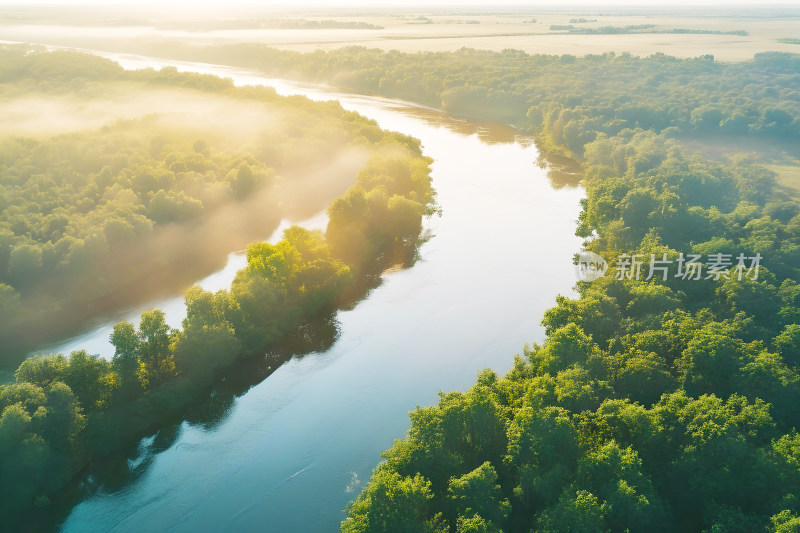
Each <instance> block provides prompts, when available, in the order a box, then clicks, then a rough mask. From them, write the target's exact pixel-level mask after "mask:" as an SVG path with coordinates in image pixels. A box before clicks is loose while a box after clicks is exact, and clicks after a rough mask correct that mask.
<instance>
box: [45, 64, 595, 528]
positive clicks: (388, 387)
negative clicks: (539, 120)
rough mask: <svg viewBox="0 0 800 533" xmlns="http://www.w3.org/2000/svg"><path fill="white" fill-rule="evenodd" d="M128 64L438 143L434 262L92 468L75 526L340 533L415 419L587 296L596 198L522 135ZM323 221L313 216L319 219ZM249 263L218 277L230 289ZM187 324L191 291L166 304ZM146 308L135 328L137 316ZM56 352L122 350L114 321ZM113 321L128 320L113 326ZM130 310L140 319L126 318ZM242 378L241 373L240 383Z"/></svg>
mask: <svg viewBox="0 0 800 533" xmlns="http://www.w3.org/2000/svg"><path fill="white" fill-rule="evenodd" d="M101 55H105V56H106V57H111V58H112V59H115V60H117V61H119V62H120V63H121V64H122V65H123V66H125V67H126V68H143V67H155V68H159V67H160V66H164V65H175V66H177V67H178V68H179V69H180V70H192V71H199V72H207V73H213V74H218V75H222V76H226V77H230V78H233V80H234V81H235V83H237V84H266V85H272V86H274V87H275V88H276V89H277V90H278V92H279V93H281V94H303V95H306V96H307V97H309V98H312V99H317V100H320V99H333V98H335V99H337V100H339V101H340V102H341V104H342V106H344V107H345V108H346V109H350V110H354V111H357V112H359V113H361V114H363V115H365V116H367V117H370V118H373V119H375V120H376V121H377V122H378V123H379V124H380V126H381V127H382V128H385V129H391V130H396V131H400V132H402V133H406V134H408V135H412V136H414V137H417V138H419V139H421V140H422V144H423V149H424V152H425V154H426V155H428V156H430V157H432V158H433V159H434V160H435V162H434V164H433V172H432V176H433V181H434V186H435V188H436V190H437V193H438V199H439V203H440V205H441V207H442V210H443V215H442V216H441V217H437V218H433V219H431V220H429V221H427V223H426V226H427V228H428V230H429V231H430V232H431V234H432V238H431V239H430V240H428V241H427V242H426V243H425V244H424V245H423V246H422V248H421V250H420V260H419V261H418V262H417V263H416V264H415V265H414V266H413V267H411V268H409V269H406V270H400V271H394V272H387V273H386V274H384V277H383V283H382V284H381V285H380V286H378V287H377V288H375V289H374V290H372V291H371V292H370V293H369V295H368V296H367V297H366V298H365V299H364V300H362V301H361V302H359V303H358V305H356V306H355V307H354V308H353V309H350V310H346V311H341V312H339V313H338V315H337V324H335V326H336V327H335V329H334V328H331V329H332V331H331V332H328V337H329V338H328V339H326V340H325V342H322V343H321V344H320V345H321V346H322V348H321V349H319V350H317V351H312V353H307V354H306V355H303V356H296V357H293V358H291V359H290V360H289V361H288V362H286V363H284V364H283V365H281V366H280V367H279V368H277V369H271V368H270V371H269V372H268V373H267V377H266V379H263V380H262V381H260V382H256V381H252V382H250V383H248V384H246V385H245V386H243V387H241V389H236V388H235V387H234V388H233V392H229V393H227V395H226V393H224V392H220V395H219V398H218V401H216V402H215V401H214V398H211V399H210V400H209V402H207V405H204V406H202V407H201V408H199V409H198V413H192V414H191V415H189V416H187V419H186V420H184V421H182V422H180V423H179V424H177V425H176V426H175V427H174V428H172V429H171V430H169V431H165V430H162V431H161V432H159V433H157V434H156V435H153V436H151V437H149V438H146V439H143V440H142V441H141V442H140V443H139V445H138V447H137V448H136V449H135V450H131V453H130V454H128V455H127V456H126V457H125V458H124V461H121V462H120V463H119V464H122V465H123V467H122V468H119V464H118V465H117V467H118V468H117V471H115V472H114V473H113V474H108V475H103V476H99V475H93V474H87V476H86V478H85V479H84V480H83V482H82V487H83V492H84V493H85V495H84V496H83V498H82V500H81V501H80V502H79V503H78V504H77V505H75V506H74V507H72V508H71V511H70V512H69V514H68V516H66V518H65V520H64V522H63V524H62V525H61V526H60V530H61V531H64V532H87V531H98V532H99V531H103V532H106V531H131V532H140V531H187V532H194V531H276V532H285V531H303V532H310V531H334V530H337V528H338V524H339V522H340V521H341V520H342V518H343V516H344V514H343V512H342V509H343V508H344V507H345V506H346V504H347V503H348V502H349V501H350V500H352V499H353V498H355V496H356V495H357V494H358V492H359V491H360V490H361V488H363V486H364V484H365V483H366V482H367V480H368V479H369V476H370V472H371V470H372V468H373V467H374V466H375V465H376V464H377V463H378V461H379V460H380V457H379V452H380V451H381V450H383V449H385V448H387V447H389V446H390V445H391V443H392V441H393V439H395V438H396V437H400V436H402V435H403V433H404V432H405V431H406V430H407V428H408V425H409V422H408V411H409V410H411V409H414V407H415V406H417V405H430V404H433V403H435V402H436V401H437V391H439V390H444V391H447V390H452V389H459V390H465V389H466V388H468V387H469V386H470V385H471V384H472V383H474V381H475V375H476V372H478V371H479V370H481V369H483V368H486V367H489V368H492V369H494V370H495V371H497V372H498V373H501V374H502V373H505V372H506V371H508V370H509V368H510V367H511V364H512V362H513V354H514V353H518V352H520V351H521V349H522V346H523V345H524V344H525V343H530V342H541V341H542V339H543V336H544V332H543V328H542V327H541V326H540V325H539V322H540V320H541V318H542V315H543V313H544V311H545V310H546V309H547V308H548V307H550V306H552V305H553V303H554V300H555V297H556V295H557V294H571V291H572V286H573V284H574V282H575V274H574V272H573V267H572V255H573V254H574V253H575V252H576V251H577V250H578V249H579V247H580V240H579V239H578V238H577V237H575V236H574V233H573V232H574V229H575V221H576V219H577V217H578V213H579V209H580V206H579V200H580V199H581V198H582V196H583V192H582V190H581V189H580V188H577V187H574V186H564V185H563V184H558V183H554V182H553V181H552V180H551V179H548V176H547V172H546V171H545V170H544V169H541V168H539V167H537V165H536V160H537V156H538V153H537V150H536V147H535V146H534V145H533V144H532V143H531V142H530V140H529V139H526V138H524V137H521V136H519V135H517V134H516V133H515V131H514V130H512V129H511V128H508V127H505V126H502V125H498V124H490V123H473V122H469V121H465V120H459V119H455V118H452V117H448V116H447V115H444V114H442V113H440V112H438V111H435V110H431V109H427V108H423V107H419V106H416V105H413V104H410V103H407V102H403V101H398V100H391V99H383V98H375V97H365V96H357V95H351V94H341V93H337V92H334V91H329V90H327V89H325V88H320V87H313V86H304V85H299V84H292V83H288V82H285V81H280V80H273V79H268V78H264V77H260V76H259V75H257V74H255V73H252V72H248V71H244V70H239V69H232V68H228V67H221V66H213V65H203V64H194V63H181V62H174V61H168V60H157V59H150V58H142V57H137V56H125V55H117V54H101ZM324 223H325V217H324V214H321V215H319V216H317V217H315V218H314V219H312V220H310V221H308V223H307V224H308V225H310V226H316V227H320V226H322V225H324ZM243 261H244V259H243V257H242V256H241V255H239V254H232V255H231V256H230V258H229V262H228V265H227V266H226V267H225V269H223V270H221V271H220V272H217V273H215V274H214V275H212V276H210V277H209V278H207V279H205V280H203V281H202V282H201V284H202V285H204V286H205V287H206V288H209V289H217V288H222V287H226V286H227V285H228V284H229V283H230V281H231V279H232V277H233V274H234V273H235V271H236V269H237V268H238V267H240V266H241V265H242V264H243ZM155 306H157V307H160V308H162V309H165V311H166V312H167V313H168V317H169V322H170V323H171V324H173V325H178V324H179V323H180V320H181V318H182V317H183V313H184V312H185V311H184V309H183V306H182V304H181V299H180V298H174V299H167V300H163V301H158V302H153V303H152V304H150V305H148V306H146V307H148V308H149V307H155ZM138 312H139V310H138V309H137V310H133V311H132V313H131V316H130V317H128V318H129V319H132V318H134V317H135V316H136V315H138ZM108 318H109V320H108V323H105V324H101V325H99V326H98V327H97V328H95V329H94V330H92V331H90V332H87V333H86V334H84V335H81V336H79V337H76V338H73V339H69V340H66V341H64V342H62V343H59V344H58V345H56V346H54V347H53V349H55V350H56V351H69V350H71V349H75V348H77V347H86V348H88V349H89V351H90V352H93V353H101V354H103V355H104V356H108V355H110V352H109V350H110V348H111V347H110V346H109V345H108V342H107V338H108V333H109V328H110V327H111V324H112V323H113V321H115V320H117V319H119V317H108ZM112 318H113V320H112ZM123 318H125V317H123ZM230 381H234V380H233V377H231V380H230Z"/></svg>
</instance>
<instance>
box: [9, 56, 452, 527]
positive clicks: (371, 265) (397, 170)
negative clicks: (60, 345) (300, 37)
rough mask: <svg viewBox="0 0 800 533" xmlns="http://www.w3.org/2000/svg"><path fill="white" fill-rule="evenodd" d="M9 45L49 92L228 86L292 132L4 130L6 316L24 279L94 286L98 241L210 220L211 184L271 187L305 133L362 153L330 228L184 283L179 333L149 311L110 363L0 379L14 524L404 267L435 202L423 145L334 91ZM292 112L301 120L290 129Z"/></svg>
mask: <svg viewBox="0 0 800 533" xmlns="http://www.w3.org/2000/svg"><path fill="white" fill-rule="evenodd" d="M5 53H6V54H7V55H8V56H9V57H10V58H11V59H13V60H9V61H8V62H5V63H3V64H4V66H5V67H7V71H6V72H5V73H4V76H5V77H4V80H6V82H7V83H11V81H10V80H19V81H21V83H20V84H18V85H23V87H19V86H18V85H15V86H14V89H13V90H19V91H25V90H27V89H26V87H24V86H25V85H31V84H33V85H37V84H38V83H44V82H45V80H47V83H49V84H52V85H53V87H51V90H53V91H59V90H61V87H59V86H58V80H59V78H58V76H57V72H58V71H60V72H63V73H65V75H66V74H67V73H69V76H70V77H72V76H74V74H75V72H79V71H80V72H83V73H85V75H86V76H87V78H88V79H94V80H101V81H102V82H103V83H106V82H108V80H109V78H111V79H113V78H114V76H117V77H119V78H123V79H124V81H126V82H133V83H136V84H156V85H159V86H161V85H168V86H170V87H193V88H194V90H196V91H201V92H212V93H218V92H220V91H222V92H224V93H225V94H226V95H229V98H231V99H234V100H235V99H244V100H247V101H255V102H259V103H269V104H270V106H272V107H274V108H278V109H279V111H280V113H281V117H282V118H281V120H282V122H280V123H279V124H280V128H281V129H282V130H283V131H286V135H287V138H284V139H281V138H278V139H274V138H272V137H267V138H266V139H265V140H264V141H262V142H263V143H264V144H262V145H261V150H260V151H259V150H257V148H258V147H248V151H244V149H241V148H240V151H238V152H235V153H225V152H222V153H217V152H216V150H212V148H211V146H210V143H206V142H205V141H203V140H199V141H198V140H194V139H193V137H188V138H187V132H186V131H177V132H176V131H174V130H173V131H172V132H171V134H172V135H171V136H169V137H166V136H162V135H157V134H156V133H157V132H158V131H159V130H158V128H150V127H147V126H149V125H152V124H153V121H154V120H155V119H154V118H153V117H147V118H145V119H143V120H144V121H145V122H146V124H144V125H142V124H139V123H137V122H136V121H134V123H133V124H130V123H129V122H127V121H122V122H118V123H115V124H114V125H112V126H110V127H108V128H105V127H104V129H103V130H102V133H103V134H105V135H102V136H101V137H102V141H101V142H97V135H96V134H95V136H94V137H93V136H92V135H91V133H86V134H83V133H81V134H72V135H70V136H68V137H66V138H60V137H57V138H55V139H50V140H47V141H38V140H34V139H26V138H19V137H11V138H10V139H9V140H8V141H6V146H7V147H16V152H13V151H12V152H11V154H13V155H14V156H15V157H13V158H9V159H5V158H4V161H5V162H7V164H8V163H10V164H9V165H8V168H9V171H8V172H5V171H4V173H3V177H4V180H3V187H4V188H3V193H4V196H5V197H6V198H8V199H9V200H13V202H12V201H9V203H8V205H9V209H4V210H3V215H4V217H5V218H6V220H5V221H4V222H5V224H6V226H7V227H8V228H9V229H8V230H7V234H8V235H9V238H8V242H9V246H8V248H7V249H10V250H11V252H10V254H9V259H8V262H9V264H10V267H8V272H9V273H10V274H11V277H10V278H7V280H8V281H9V282H10V283H13V285H12V284H5V285H3V288H4V296H6V300H5V301H6V302H10V304H9V303H6V304H5V305H6V306H7V307H6V311H5V312H6V313H8V315H7V316H8V317H11V319H12V325H13V324H14V322H13V317H15V313H17V312H18V311H17V310H16V309H14V308H13V307H10V306H11V305H12V304H13V305H18V306H24V305H25V303H26V298H27V297H28V296H29V294H30V293H29V292H28V290H30V289H31V288H32V287H34V286H41V285H42V284H45V285H47V284H52V285H53V286H59V285H61V284H66V285H69V286H75V285H76V284H78V283H89V282H90V280H89V279H88V277H87V275H88V274H90V273H92V272H95V273H96V272H97V271H100V272H102V270H101V269H102V268H104V267H105V266H106V265H103V264H97V263H98V261H99V259H100V258H101V257H103V255H104V254H107V253H109V249H108V248H109V247H111V246H113V245H114V244H116V243H117V242H119V243H123V244H125V243H127V244H128V245H130V243H131V241H134V240H135V239H140V240H141V241H143V242H144V245H145V246H146V245H147V241H148V239H152V233H151V232H152V228H153V227H154V226H157V225H158V224H169V223H175V224H180V223H181V221H184V220H185V221H194V220H196V219H197V218H198V217H201V216H204V213H203V211H204V210H205V205H204V201H208V198H209V196H211V197H213V195H217V196H218V197H222V198H223V199H225V200H227V201H231V202H240V201H244V200H245V199H246V197H247V196H248V195H251V194H254V191H256V190H257V189H258V187H260V186H262V187H266V186H268V185H269V183H270V181H271V180H273V178H274V177H275V172H276V171H275V168H278V169H280V168H287V167H283V164H285V163H286V161H287V160H289V159H291V158H292V157H298V156H299V155H300V151H298V148H297V147H298V146H300V145H302V146H305V147H306V148H307V147H308V146H309V145H311V146H317V148H318V153H319V155H320V157H328V158H329V159H333V158H334V156H335V155H336V154H335V153H336V151H340V152H341V151H342V150H345V149H347V148H348V147H357V148H359V150H366V151H367V153H368V157H367V158H366V160H365V161H364V162H363V165H362V166H361V168H360V169H358V171H357V173H356V175H355V176H350V180H349V181H350V184H349V187H348V188H347V189H346V191H344V192H343V194H341V195H340V196H339V197H338V198H335V199H334V200H333V201H332V203H331V204H330V206H329V207H328V217H329V222H328V227H327V229H326V231H325V232H322V231H319V230H316V231H310V230H306V229H303V228H301V227H299V226H293V227H291V228H289V229H288V230H286V231H285V233H284V238H283V239H282V240H281V241H279V242H277V243H276V244H268V243H265V242H253V243H251V244H250V245H249V246H248V247H247V267H246V268H244V269H242V270H241V271H239V272H238V274H237V276H236V278H235V280H234V282H233V284H232V286H231V287H230V289H229V290H221V291H219V292H216V293H210V292H207V291H204V290H202V289H201V288H199V287H193V288H192V289H190V290H189V291H188V292H187V293H186V296H185V301H186V307H187V317H186V319H185V320H184V321H183V327H182V328H181V329H179V330H173V329H172V328H170V327H169V326H168V325H167V324H166V323H165V320H164V313H163V312H162V311H160V310H157V309H153V310H148V311H145V312H143V313H142V316H141V323H140V325H139V327H138V328H136V327H134V325H133V324H131V323H129V322H120V323H118V324H117V325H116V326H115V327H114V332H113V334H112V336H111V342H112V344H113V345H114V348H115V355H114V357H113V360H111V361H108V360H105V359H102V358H100V357H99V356H97V355H94V354H89V353H87V352H86V351H85V350H78V351H74V352H72V353H70V354H69V355H63V354H44V355H36V356H33V357H30V358H28V359H25V360H24V361H23V362H22V364H20V365H19V367H18V368H17V369H16V371H15V372H14V381H13V383H9V384H4V385H1V386H0V412H1V413H2V414H1V415H0V479H2V480H3V481H2V483H0V495H1V497H0V525H1V526H2V529H4V530H6V529H8V530H18V529H19V528H21V527H25V528H28V527H35V524H36V523H37V522H36V520H41V519H42V517H43V516H46V514H47V509H48V507H49V505H50V501H51V497H53V496H54V495H57V494H58V493H59V491H60V490H62V489H63V488H64V487H65V486H66V485H67V484H68V483H69V482H70V481H71V480H72V479H73V478H74V477H75V475H76V474H77V473H79V472H80V471H81V470H82V469H83V468H84V467H85V466H86V465H87V464H89V463H90V462H91V461H93V460H96V459H97V458H100V457H103V456H105V455H108V454H110V453H112V452H113V451H115V450H118V449H120V448H122V447H125V446H129V445H130V444H131V443H132V442H135V441H136V439H138V438H141V437H142V436H144V435H146V434H147V432H148V431H152V430H153V428H157V427H159V422H160V421H161V420H163V419H165V418H168V417H170V416H173V415H176V414H178V415H179V414H180V413H183V412H185V411H186V409H187V408H188V407H189V406H191V405H192V404H193V403H195V402H196V401H197V400H198V398H200V397H202V395H203V394H207V393H208V391H209V390H210V388H211V386H212V384H213V383H214V380H215V379H216V378H217V374H218V371H220V370H221V369H225V368H227V367H229V366H231V365H232V364H234V363H235V362H236V361H237V360H245V359H247V358H248V357H250V356H252V355H253V354H259V353H262V354H263V351H264V350H265V349H267V348H268V347H269V346H270V345H271V344H273V343H275V342H277V341H279V340H280V339H281V338H283V337H285V336H286V335H287V334H289V333H290V332H291V331H292V330H293V329H295V328H297V327H299V326H300V325H301V324H303V323H304V322H305V321H308V320H310V319H313V318H314V317H318V316H320V315H325V314H327V313H331V312H332V311H333V310H335V309H336V308H338V307H342V306H348V305H352V302H353V301H356V300H357V299H358V298H359V297H360V295H361V294H363V292H364V291H365V290H368V288H369V287H370V286H371V285H372V284H373V283H374V279H375V278H376V276H378V275H379V274H380V272H381V271H382V270H383V269H385V268H388V267H390V266H393V265H397V264H405V263H408V262H412V261H413V260H414V256H415V250H416V247H417V245H418V244H419V242H420V238H421V231H422V219H423V217H424V216H428V215H432V214H434V213H435V212H436V204H435V197H434V194H433V191H432V189H431V184H430V177H429V165H430V163H431V161H430V159H429V158H427V157H424V156H422V154H421V149H420V146H419V142H418V141H417V140H415V139H412V138H409V137H406V136H403V135H400V134H397V133H393V132H386V131H383V130H381V129H380V128H378V127H377V126H376V125H375V124H374V122H371V121H369V120H367V119H364V118H363V117H360V116H358V115H356V114H355V113H348V112H345V111H343V110H342V108H341V107H340V106H339V105H338V104H336V103H330V102H328V103H312V102H310V101H309V100H307V99H305V98H298V97H292V98H282V97H278V96H277V95H276V94H275V92H274V91H273V90H270V89H263V88H253V87H249V88H242V89H235V88H233V87H232V84H231V83H230V82H229V81H226V80H222V79H219V78H214V77H210V76H197V75H194V74H180V73H178V72H177V71H175V70H174V69H173V70H169V69H164V70H162V71H158V72H155V71H142V72H130V73H126V72H124V71H122V70H121V69H120V68H119V67H118V66H117V65H115V64H114V63H111V62H109V61H106V60H102V59H99V58H95V57H91V56H86V55H83V54H75V53H62V54H51V53H47V52H44V51H41V50H38V51H35V52H28V51H24V50H20V49H12V50H6V51H5ZM54 71H56V72H54ZM127 77H130V78H131V79H125V78H127ZM37 78H38V80H39V81H37ZM65 80H66V78H65ZM104 88H105V89H107V88H108V86H107V85H106V86H104V87H99V89H104ZM7 90H8V91H9V92H10V91H11V90H12V88H8V89H7ZM248 110H249V108H248ZM288 122H291V123H292V124H295V127H294V128H293V129H291V128H288V127H286V124H287V123H288ZM301 124H305V125H306V126H307V127H308V129H303V128H301V127H300V126H297V125H301ZM145 133H147V135H149V138H147V137H146V136H145ZM143 136H145V138H144V139H143V138H142V137H143ZM128 143H130V145H129V146H130V147H129V148H128V149H127V150H120V146H128ZM140 143H143V144H140ZM249 150H253V151H252V152H251V151H249ZM303 153H305V152H303ZM62 154H63V155H62ZM264 154H269V155H270V156H271V157H264ZM259 156H261V157H263V159H262V158H260V157H259ZM265 161H270V162H271V163H272V164H273V165H275V166H274V167H271V166H267V165H266V162H265ZM61 162H66V163H67V164H66V165H60V164H58V163H61ZM329 163H330V160H329ZM32 167H33V168H36V169H37V170H40V171H41V172H42V174H41V178H36V177H34V179H28V180H25V179H23V176H24V172H28V173H30V174H31V175H34V174H33V173H34V171H33V170H32ZM331 168H333V167H331ZM11 169H17V171H16V172H14V171H12V170H11ZM23 169H24V170H23ZM4 170H5V169H4ZM34 176H35V175H34ZM31 182H33V183H31ZM43 184H44V185H47V186H42V187H41V188H39V186H41V185H43ZM192 192H193V193H195V194H196V195H197V196H190V193H192ZM119 198H122V199H123V200H122V201H118V199H119ZM12 204H13V206H12ZM262 208H263V206H262ZM48 209H49V210H50V211H52V215H51V213H49V212H48ZM40 210H41V211H44V216H42V215H41V214H40V213H39V211H40ZM109 215H112V216H109ZM262 216H263V215H262ZM56 219H58V220H59V221H60V226H59V224H55V223H54V222H53V221H54V220H56ZM23 229H24V231H23ZM79 232H80V233H79ZM104 238H105V239H107V240H104ZM86 241H89V242H90V243H92V246H96V247H97V248H90V247H88V246H87V245H86V244H85V243H86ZM96 241H100V243H99V244H98V243H97V242H96ZM109 241H110V242H109ZM159 244H162V243H159ZM20 250H23V251H24V252H20ZM75 250H80V252H77V251H75ZM84 250H85V251H84ZM92 250H100V252H98V253H97V254H96V255H93V254H92V253H91V251H92ZM59 253H60V254H61V255H56V254H59ZM46 254H48V255H46ZM50 255H53V256H55V257H58V258H59V261H60V262H59V261H56V262H55V263H54V261H55V259H50ZM22 257H28V258H29V257H33V258H34V259H35V262H34V263H32V264H35V265H37V266H38V267H39V268H38V269H37V270H32V269H31V268H30V265H29V266H28V267H27V268H22V266H21V265H22V263H21V262H20V261H22V259H21V258H22ZM44 257H48V262H47V263H45V262H44V261H43V258H44ZM73 261H74V263H73ZM78 261H81V262H80V263H79V262H78ZM62 263H63V264H64V265H65V266H64V267H59V265H61V264H62ZM18 265H19V266H18ZM44 265H54V266H53V268H45V266H44ZM68 266H72V269H71V270H70V269H66V267H68ZM77 266H80V267H81V268H80V269H78V268H76V267H77ZM11 267H13V268H11ZM61 268H64V270H63V271H62V270H61ZM93 269H97V270H93ZM86 270H88V271H89V272H88V273H87V272H86ZM15 273H16V276H17V277H15ZM22 274H26V275H28V276H36V278H33V279H30V278H28V279H26V278H24V277H23V276H22ZM68 276H73V277H72V278H70V277H68ZM62 312H63V311H62ZM23 316H25V317H26V318H27V316H26V315H23ZM3 323H4V324H8V322H5V321H4V322H3ZM42 326H43V327H45V325H42ZM7 334H9V335H10V334H11V332H7ZM31 520H33V522H31ZM31 524H33V526H31ZM23 525H24V526H23Z"/></svg>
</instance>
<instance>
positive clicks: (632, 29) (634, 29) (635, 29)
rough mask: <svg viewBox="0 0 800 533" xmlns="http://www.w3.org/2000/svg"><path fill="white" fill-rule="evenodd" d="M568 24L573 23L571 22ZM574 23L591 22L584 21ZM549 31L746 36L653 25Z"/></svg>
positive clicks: (554, 28)
mask: <svg viewBox="0 0 800 533" xmlns="http://www.w3.org/2000/svg"><path fill="white" fill-rule="evenodd" d="M570 22H573V20H571V21H570ZM575 22H592V21H588V20H585V19H581V20H580V21H575ZM550 30H551V31H566V32H567V33H573V34H581V35H622V34H626V33H680V34H701V35H740V36H743V37H744V36H747V32H746V31H744V30H732V31H720V30H701V29H680V28H674V29H666V28H657V27H656V25H655V24H637V25H633V26H600V27H599V28H576V27H575V26H572V25H571V24H553V25H551V26H550Z"/></svg>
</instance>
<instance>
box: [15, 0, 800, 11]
mask: <svg viewBox="0 0 800 533" xmlns="http://www.w3.org/2000/svg"><path fill="white" fill-rule="evenodd" d="M31 4H37V5H42V6H45V5H48V4H49V5H60V6H61V5H74V6H79V5H103V6H105V7H106V8H111V7H112V6H113V5H115V4H116V5H119V6H126V7H130V6H135V5H142V4H148V5H157V6H170V5H195V6H196V5H203V6H219V7H225V6H232V5H239V6H254V7H260V8H264V7H272V6H274V7H281V8H293V7H294V8H302V7H328V8H337V7H342V8H348V7H371V8H373V9H375V8H380V7H397V8H406V9H421V10H434V9H436V7H437V6H448V7H459V6H461V7H476V6H482V7H486V8H487V10H490V9H492V8H495V9H502V8H503V7H527V8H531V9H536V8H558V7H571V6H572V7H580V6H586V7H594V8H596V7H631V6H636V7H649V8H660V9H665V10H669V9H671V8H674V7H676V6H683V7H701V6H702V7H719V8H725V7H730V6H732V5H735V6H750V7H753V8H765V7H770V6H780V7H798V8H800V1H798V0H771V1H768V2H758V1H753V0H666V1H665V0H566V1H564V0H562V1H554V0H541V1H536V0H534V1H531V0H500V1H499V2H490V1H487V0H434V1H432V2H421V1H420V2H417V1H414V0H411V1H410V2H409V1H402V0H390V1H381V2H376V1H375V0H372V1H369V0H294V1H286V0H282V1H277V2H273V1H263V0H262V1H247V0H244V1H243V0H233V1H224V0H223V1H221V0H142V1H134V0H128V1H121V2H110V1H108V0H79V1H75V0H26V1H24V2H21V1H20V0H0V5H6V6H12V5H18V6H29V5H31Z"/></svg>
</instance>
